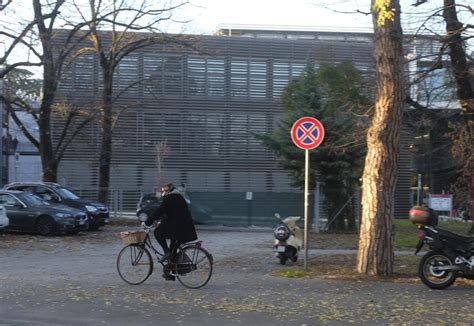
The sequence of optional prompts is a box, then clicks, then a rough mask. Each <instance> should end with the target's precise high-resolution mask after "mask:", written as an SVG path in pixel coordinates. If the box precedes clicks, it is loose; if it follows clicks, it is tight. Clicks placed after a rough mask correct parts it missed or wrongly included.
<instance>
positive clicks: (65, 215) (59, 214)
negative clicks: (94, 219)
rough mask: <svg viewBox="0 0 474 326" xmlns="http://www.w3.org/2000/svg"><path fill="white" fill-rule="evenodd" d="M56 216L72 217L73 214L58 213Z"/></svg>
mask: <svg viewBox="0 0 474 326" xmlns="http://www.w3.org/2000/svg"><path fill="white" fill-rule="evenodd" d="M55 216H56V217H59V218H72V215H71V214H68V213H56V214H55Z"/></svg>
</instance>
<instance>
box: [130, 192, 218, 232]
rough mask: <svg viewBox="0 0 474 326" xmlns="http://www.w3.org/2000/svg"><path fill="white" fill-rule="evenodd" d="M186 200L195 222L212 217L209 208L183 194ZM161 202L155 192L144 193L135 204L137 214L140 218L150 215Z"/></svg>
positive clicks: (204, 220) (207, 221) (201, 222)
mask: <svg viewBox="0 0 474 326" xmlns="http://www.w3.org/2000/svg"><path fill="white" fill-rule="evenodd" d="M184 198H185V199H186V202H187V203H188V206H189V210H190V211H191V215H192V217H193V220H194V223H196V224H206V223H209V221H210V220H211V219H212V214H211V213H212V211H211V209H210V208H208V207H205V206H203V205H198V204H196V203H194V202H193V201H191V199H190V198H189V196H187V195H184ZM160 204H161V197H157V196H156V194H155V193H146V194H143V195H142V196H141V197H140V200H139V201H138V204H137V212H136V213H137V216H139V217H141V218H147V217H148V216H150V215H153V214H154V210H156V209H157V208H158V207H159V206H160Z"/></svg>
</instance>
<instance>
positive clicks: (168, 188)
mask: <svg viewBox="0 0 474 326" xmlns="http://www.w3.org/2000/svg"><path fill="white" fill-rule="evenodd" d="M161 190H162V191H166V192H170V191H173V190H174V185H173V184H172V183H165V184H164V185H162V186H161Z"/></svg>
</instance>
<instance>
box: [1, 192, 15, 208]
mask: <svg viewBox="0 0 474 326" xmlns="http://www.w3.org/2000/svg"><path fill="white" fill-rule="evenodd" d="M16 204H20V201H19V200H18V199H16V198H15V197H13V196H12V195H9V194H0V205H4V206H14V205H16Z"/></svg>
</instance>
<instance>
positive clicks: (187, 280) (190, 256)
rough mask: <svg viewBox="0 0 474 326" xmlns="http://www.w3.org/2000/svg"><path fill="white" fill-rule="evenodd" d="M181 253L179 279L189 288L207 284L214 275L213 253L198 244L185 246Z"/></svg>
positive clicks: (178, 266)
mask: <svg viewBox="0 0 474 326" xmlns="http://www.w3.org/2000/svg"><path fill="white" fill-rule="evenodd" d="M179 255H181V259H180V262H179V263H177V264H176V274H177V275H176V276H177V278H178V281H179V282H180V283H181V284H182V285H184V286H185V287H187V288H189V289H199V288H200V287H203V286H204V285H206V284H207V282H209V280H210V279H211V275H212V263H213V262H212V255H211V254H209V253H208V252H207V251H206V250H205V249H204V248H202V247H201V246H199V245H196V244H192V245H188V246H186V247H184V248H183V249H181V250H180V252H179V253H178V256H179Z"/></svg>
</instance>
